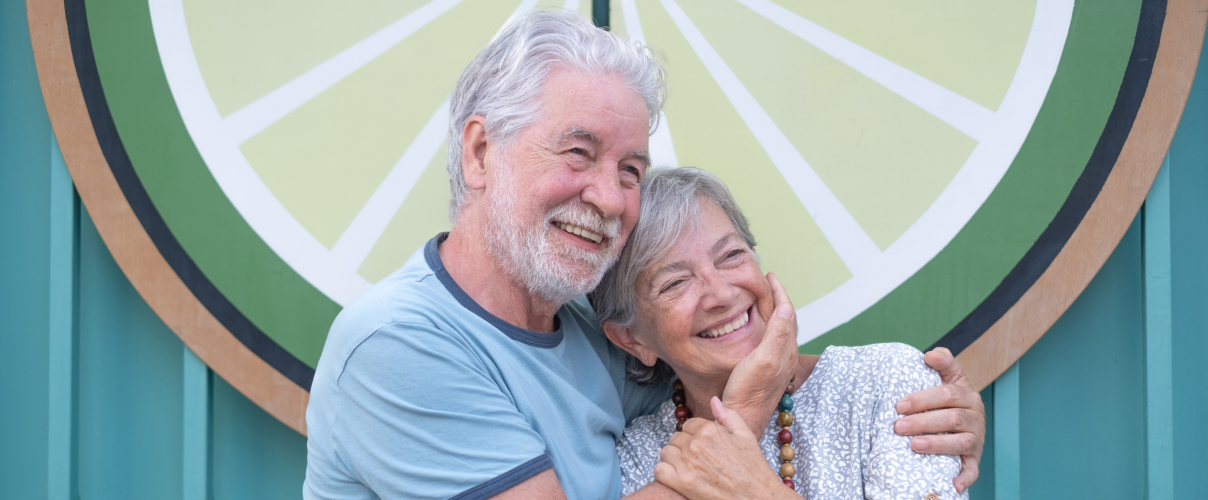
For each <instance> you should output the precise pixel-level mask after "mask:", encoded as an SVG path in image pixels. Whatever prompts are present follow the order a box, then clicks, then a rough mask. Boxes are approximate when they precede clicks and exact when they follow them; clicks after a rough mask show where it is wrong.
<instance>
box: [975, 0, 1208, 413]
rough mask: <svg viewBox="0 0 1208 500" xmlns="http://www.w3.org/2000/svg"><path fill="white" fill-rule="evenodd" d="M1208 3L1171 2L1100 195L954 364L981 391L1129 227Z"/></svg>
mask: <svg viewBox="0 0 1208 500" xmlns="http://www.w3.org/2000/svg"><path fill="white" fill-rule="evenodd" d="M1206 21H1208V1H1205V0H1170V1H1169V2H1167V4H1166V20H1165V22H1164V23H1163V25H1162V41H1161V44H1160V45H1158V53H1157V56H1156V58H1155V59H1154V65H1153V72H1152V73H1151V74H1150V77H1149V86H1148V88H1146V90H1145V97H1144V98H1143V99H1142V100H1141V108H1140V109H1139V110H1138V111H1137V117H1136V120H1135V121H1134V122H1133V126H1132V129H1131V130H1130V131H1129V134H1128V139H1127V140H1126V141H1125V142H1124V147H1123V149H1121V151H1120V156H1119V158H1117V159H1116V164H1115V166H1114V167H1112V171H1111V174H1110V175H1109V176H1108V178H1107V181H1106V182H1105V183H1104V184H1103V189H1102V190H1101V191H1100V192H1099V196H1098V197H1097V198H1095V201H1094V203H1092V204H1091V208H1090V210H1087V212H1086V215H1085V216H1084V217H1083V218H1082V222H1081V223H1079V225H1078V228H1077V229H1075V230H1074V234H1072V235H1071V236H1070V239H1069V241H1068V242H1066V244H1065V246H1064V247H1063V248H1062V249H1061V252H1060V253H1058V254H1057V257H1056V258H1055V259H1053V262H1052V263H1051V264H1049V267H1048V269H1046V270H1045V272H1044V274H1042V275H1041V276H1040V279H1037V280H1036V283H1034V284H1033V285H1032V287H1031V288H1029V289H1028V291H1027V292H1025V293H1024V294H1023V296H1022V297H1020V298H1019V300H1018V301H1017V302H1015V304H1014V305H1013V306H1011V308H1010V309H1009V310H1007V312H1006V314H1003V316H1002V317H1001V318H999V320H998V321H997V322H995V323H994V324H993V325H991V326H990V328H989V329H987V330H986V331H985V333H983V334H982V335H981V337H978V339H977V340H975V341H973V343H972V344H970V345H969V347H967V348H965V350H964V351H962V352H961V353H960V355H959V356H957V357H956V359H957V360H958V361H959V362H960V364H961V367H962V369H963V370H964V372H965V374H966V375H968V377H969V381H970V382H971V383H972V384H973V386H974V387H976V388H977V389H978V390H979V391H980V390H982V389H984V388H985V387H986V386H988V385H990V383H991V382H993V381H994V379H996V378H998V376H999V375H1002V373H1003V372H1004V371H1006V370H1007V368H1010V367H1011V365H1012V364H1015V362H1016V361H1017V360H1019V358H1020V356H1023V354H1024V353H1025V352H1027V350H1028V349H1029V348H1031V347H1032V345H1033V344H1035V343H1036V341H1037V340H1039V339H1040V337H1041V336H1042V335H1044V332H1046V331H1048V329H1049V328H1050V327H1052V326H1053V323H1056V322H1057V319H1058V318H1060V317H1061V315H1062V314H1064V313H1065V311H1066V309H1068V308H1069V307H1070V304H1073V303H1074V299H1076V298H1078V295H1079V294H1081V293H1082V290H1084V289H1086V286H1087V285H1088V284H1090V282H1091V279H1092V278H1094V277H1095V274H1096V273H1098V272H1099V268H1101V267H1103V263H1104V262H1107V258H1108V257H1109V256H1111V254H1112V252H1113V251H1115V249H1116V245H1117V244H1119V243H1120V239H1121V238H1123V237H1124V232H1125V231H1127V230H1128V226H1129V225H1130V224H1132V221H1133V218H1134V217H1136V215H1137V211H1138V210H1140V208H1141V204H1142V203H1144V202H1145V196H1146V195H1148V194H1149V188H1150V186H1151V185H1152V184H1153V180H1154V177H1156V176H1157V175H1158V169H1160V168H1161V166H1162V161H1163V159H1164V158H1165V157H1166V150H1167V149H1169V148H1170V141H1171V140H1172V139H1173V138H1174V131H1175V129H1177V128H1178V126H1179V119H1180V118H1181V117H1182V116H1183V106H1184V105H1185V104H1186V103H1187V96H1188V94H1189V93H1190V92H1191V83H1192V81H1193V80H1194V79H1195V70H1196V65H1197V64H1198V63H1199V58H1200V48H1201V47H1202V46H1203V43H1204V28H1205V22H1206Z"/></svg>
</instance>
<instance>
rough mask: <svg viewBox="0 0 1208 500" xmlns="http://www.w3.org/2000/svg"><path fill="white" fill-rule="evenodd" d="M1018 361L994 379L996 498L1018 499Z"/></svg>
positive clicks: (1005, 499) (1004, 499) (1003, 499)
mask: <svg viewBox="0 0 1208 500" xmlns="http://www.w3.org/2000/svg"><path fill="white" fill-rule="evenodd" d="M1019 490H1020V477H1019V363H1018V362H1016V363H1015V364H1013V365H1011V367H1010V368H1007V371H1006V372H1003V374H1002V375H1001V376H999V377H998V379H997V380H995V381H994V498H995V500H1019V498H1020V496H1019Z"/></svg>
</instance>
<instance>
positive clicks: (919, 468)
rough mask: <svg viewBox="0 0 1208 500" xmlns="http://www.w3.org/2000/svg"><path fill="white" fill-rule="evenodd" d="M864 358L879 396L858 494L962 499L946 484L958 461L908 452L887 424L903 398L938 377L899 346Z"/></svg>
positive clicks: (869, 351)
mask: <svg viewBox="0 0 1208 500" xmlns="http://www.w3.org/2000/svg"><path fill="white" fill-rule="evenodd" d="M863 349H866V352H865V355H866V356H872V357H875V358H876V359H870V360H869V361H870V362H872V363H873V364H874V366H876V367H878V370H877V371H878V375H877V387H878V390H879V391H878V392H879V396H878V398H877V402H876V405H875V408H874V411H875V420H874V424H873V428H872V450H871V451H870V453H869V455H868V463H867V464H865V466H864V467H863V469H864V494H865V498H868V499H875V500H880V499H898V498H928V497H927V495H928V494H932V493H933V494H935V495H936V496H937V497H938V498H942V499H968V498H969V496H968V493H957V492H956V488H955V487H954V486H953V485H952V479H953V478H955V477H956V476H957V474H959V473H960V469H961V466H960V460H959V459H958V458H957V457H955V456H952V455H924V454H920V453H915V452H914V451H912V450H911V449H910V437H909V436H899V435H898V434H897V433H895V432H894V431H893V424H894V422H896V421H897V419H898V418H900V417H902V415H900V414H899V413H898V412H897V410H896V409H895V406H896V405H897V403H898V401H900V400H901V399H902V398H903V397H905V396H906V395H907V394H910V393H912V392H916V391H920V390H923V389H927V388H931V387H935V386H937V385H940V377H939V374H937V373H936V372H935V370H932V369H931V368H930V367H928V366H927V365H926V364H925V363H924V362H923V353H921V352H919V351H918V350H917V349H915V348H913V347H910V346H908V345H904V344H878V345H874V346H867V347H865V348H863Z"/></svg>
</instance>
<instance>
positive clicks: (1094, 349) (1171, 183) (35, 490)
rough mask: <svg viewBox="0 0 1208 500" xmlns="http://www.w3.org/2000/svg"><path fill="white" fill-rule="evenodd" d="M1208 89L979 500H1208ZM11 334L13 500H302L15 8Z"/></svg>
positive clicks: (1029, 374) (1001, 419)
mask: <svg viewBox="0 0 1208 500" xmlns="http://www.w3.org/2000/svg"><path fill="white" fill-rule="evenodd" d="M1205 56H1208V51H1206V52H1205ZM1201 65H1202V66H1203V65H1205V63H1204V62H1201ZM1203 80H1204V79H1201V80H1200V81H1197V82H1196V86H1195V87H1194V89H1193V92H1192V97H1191V99H1190V101H1189V102H1188V107H1187V111H1186V113H1185V115H1184V117H1183V121H1182V123H1181V124H1180V127H1179V130H1178V133H1177V134H1176V137H1175V142H1174V144H1173V145H1172V146H1171V149H1170V152H1169V156H1168V160H1167V165H1166V166H1165V167H1164V169H1163V173H1162V174H1161V175H1160V177H1159V180H1158V182H1157V183H1155V188H1154V191H1153V192H1152V193H1151V195H1150V198H1149V201H1148V202H1147V205H1146V207H1145V208H1144V209H1143V210H1142V212H1141V213H1140V214H1139V216H1138V217H1137V220H1136V221H1134V222H1133V224H1132V227H1131V228H1130V229H1129V230H1128V233H1127V234H1126V235H1125V236H1124V239H1123V240H1122V241H1121V242H1120V245H1119V247H1118V248H1117V249H1116V251H1115V253H1114V254H1113V255H1112V257H1111V259H1110V260H1109V261H1108V262H1107V264H1106V265H1105V266H1104V268H1103V270H1102V271H1101V272H1100V273H1099V275H1098V276H1097V277H1096V278H1095V280H1094V281H1093V282H1092V283H1091V285H1090V286H1089V287H1088V288H1087V290H1086V291H1085V292H1084V293H1083V294H1082V296H1081V297H1080V298H1079V299H1078V300H1077V301H1076V302H1075V303H1074V305H1073V306H1072V307H1071V308H1070V309H1069V311H1068V312H1067V313H1066V314H1065V316H1063V317H1062V318H1061V320H1060V321H1059V322H1058V323H1057V324H1056V325H1055V326H1054V327H1053V329H1052V330H1050V331H1049V332H1048V333H1047V334H1046V335H1045V336H1044V337H1043V338H1041V339H1040V341H1039V342H1038V343H1037V344H1036V346H1035V347H1033V348H1032V349H1031V350H1030V351H1029V352H1028V353H1027V354H1026V355H1025V356H1024V357H1023V358H1022V359H1020V361H1019V363H1017V365H1016V366H1015V367H1013V368H1012V369H1011V370H1010V371H1008V373H1007V374H1006V375H1004V377H1002V378H1001V379H1000V380H999V381H998V382H996V383H995V385H994V386H991V387H990V388H988V389H986V391H985V392H983V394H982V396H983V399H984V400H985V402H986V407H987V412H988V416H989V419H990V425H989V429H988V431H989V432H988V436H987V443H986V454H985V457H984V459H983V462H982V476H981V477H982V479H981V481H980V482H979V483H978V484H976V485H975V486H974V489H973V492H972V497H973V498H975V499H978V500H982V499H989V498H996V499H998V500H1009V499H1017V498H1146V497H1147V498H1154V499H1159V498H1161V499H1166V498H1180V499H1183V498H1208V493H1205V492H1204V489H1203V487H1202V486H1200V485H1199V484H1197V483H1198V482H1197V481H1196V479H1198V478H1199V476H1201V475H1203V473H1204V472H1205V471H1208V426H1205V425H1203V422H1204V420H1205V419H1204V415H1206V414H1208V389H1205V388H1204V387H1205V386H1206V385H1208V363H1206V362H1204V360H1206V359H1208V307H1206V306H1205V304H1204V302H1205V301H1206V300H1208V258H1205V257H1208V250H1205V249H1208V168H1206V167H1208V83H1205V82H1204V81H1203ZM0 325H3V326H0V328H2V329H3V330H0V497H2V498H19V499H25V498H54V499H66V498H115V499H116V498H120V499H134V498H147V499H166V498H183V499H198V500H204V499H206V498H215V499H235V498H256V499H267V498H298V497H299V496H300V490H301V482H302V477H303V472H304V469H305V455H306V442H305V439H304V438H302V437H301V436H299V435H298V434H296V433H294V432H293V431H291V430H290V429H288V428H287V427H285V426H284V425H282V424H280V423H279V422H277V421H276V420H274V419H273V418H272V417H270V416H269V415H267V414H266V413H264V412H263V411H262V410H260V409H259V408H258V407H257V406H256V405H254V404H252V403H251V402H250V401H248V400H247V399H246V398H244V397H243V396H242V395H241V394H239V393H238V392H237V391H235V390H234V389H233V388H232V387H231V386H230V385H228V384H227V383H226V382H225V381H223V380H222V379H221V378H220V377H217V376H215V375H214V374H213V373H212V372H210V371H209V370H208V369H207V368H206V367H205V365H204V364H202V363H201V362H200V361H199V360H198V359H197V358H196V357H195V356H193V355H192V353H191V352H189V350H188V349H187V348H185V347H184V345H183V344H182V343H181V342H180V341H179V340H178V339H177V338H176V336H175V335H173V334H172V332H171V331H170V330H168V328H167V327H166V326H165V325H164V324H163V322H161V321H160V320H159V318H158V317H156V316H155V314H154V313H153V312H152V311H151V309H150V308H149V307H148V306H147V305H146V303H145V302H144V301H143V300H142V299H141V298H140V297H139V296H138V294H137V292H135V290H134V288H133V287H132V286H131V285H130V283H129V281H127V280H126V278H125V276H124V275H123V274H122V272H121V270H120V269H119V268H118V267H117V265H116V263H115V262H114V261H113V258H112V257H111V256H110V254H109V252H108V250H107V249H106V248H105V246H104V243H103V242H102V241H101V239H100V237H99V235H98V234H97V231H96V228H95V226H94V225H93V224H92V221H91V219H90V218H89V216H88V213H87V211H86V210H84V209H83V208H82V205H81V204H80V202H79V198H78V197H77V196H76V195H75V192H74V190H73V188H72V185H71V181H70V177H69V176H68V175H67V172H66V168H65V166H64V165H63V161H62V158H61V157H60V156H59V153H58V147H57V144H56V143H55V140H54V137H53V134H52V132H51V129H50V124H49V122H48V120H47V116H46V111H45V108H44V106H43V103H42V97H41V92H40V90H39V87H38V81H37V75H36V72H35V68H34V62H33V56H32V52H31V49H30V42H29V34H28V29H27V25H26V18H25V12H24V5H23V3H21V2H12V1H9V2H0Z"/></svg>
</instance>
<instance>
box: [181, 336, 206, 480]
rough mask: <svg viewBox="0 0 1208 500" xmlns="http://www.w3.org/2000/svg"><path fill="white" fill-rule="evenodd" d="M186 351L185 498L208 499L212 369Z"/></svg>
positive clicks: (185, 348)
mask: <svg viewBox="0 0 1208 500" xmlns="http://www.w3.org/2000/svg"><path fill="white" fill-rule="evenodd" d="M181 349H182V350H183V351H184V365H183V368H184V369H183V370H182V371H183V372H184V373H183V374H184V377H183V379H184V398H183V399H184V412H183V417H184V425H183V431H184V432H183V438H184V443H183V446H182V452H183V454H184V457H183V460H181V462H182V466H183V470H182V471H181V486H182V488H183V490H184V491H183V494H182V498H183V499H184V500H208V498H209V496H210V494H209V490H210V368H209V367H207V366H206V364H205V362H204V361H202V360H201V358H198V357H197V355H196V354H193V351H192V350H190V349H189V346H182V347H181Z"/></svg>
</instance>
